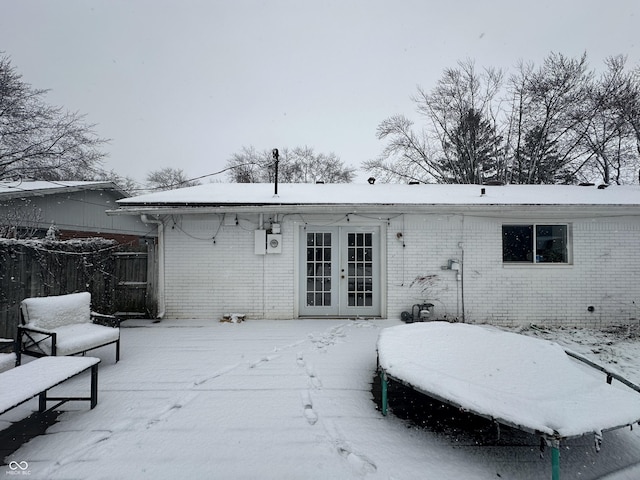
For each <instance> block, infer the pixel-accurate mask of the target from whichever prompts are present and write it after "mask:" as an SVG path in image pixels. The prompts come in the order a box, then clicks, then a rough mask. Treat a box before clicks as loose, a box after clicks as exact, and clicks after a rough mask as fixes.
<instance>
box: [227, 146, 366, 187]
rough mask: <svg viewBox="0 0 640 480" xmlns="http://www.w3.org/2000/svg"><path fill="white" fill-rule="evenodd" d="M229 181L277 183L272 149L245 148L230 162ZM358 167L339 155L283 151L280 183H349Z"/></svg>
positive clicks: (308, 149)
mask: <svg viewBox="0 0 640 480" xmlns="http://www.w3.org/2000/svg"><path fill="white" fill-rule="evenodd" d="M227 169H228V173H227V175H228V178H229V180H231V181H232V182H236V183H260V182H266V183H269V182H273V181H274V178H275V163H274V159H273V155H272V151H271V150H263V151H262V152H258V151H257V150H256V149H255V148H254V147H252V146H251V147H242V150H241V151H240V152H237V153H234V154H233V155H232V157H231V159H229V161H228V162H227ZM354 174H355V168H350V167H347V166H345V165H344V163H343V162H342V161H341V160H340V158H339V157H338V156H337V155H336V154H335V153H329V154H324V153H316V152H315V151H314V149H313V148H311V147H307V146H304V147H296V148H294V149H292V150H290V149H288V148H286V147H285V148H282V149H279V161H278V181H279V182H282V183H315V182H317V181H323V182H326V183H349V182H351V181H353V177H354Z"/></svg>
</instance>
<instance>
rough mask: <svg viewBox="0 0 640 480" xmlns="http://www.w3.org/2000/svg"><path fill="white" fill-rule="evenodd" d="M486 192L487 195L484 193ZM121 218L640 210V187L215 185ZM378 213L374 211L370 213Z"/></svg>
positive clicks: (146, 203) (128, 205) (161, 196)
mask: <svg viewBox="0 0 640 480" xmlns="http://www.w3.org/2000/svg"><path fill="white" fill-rule="evenodd" d="M483 192H484V193H483ZM118 205H119V207H120V208H119V213H127V212H130V213H134V212H142V211H153V210H156V211H162V210H163V209H170V208H174V209H175V208H179V207H182V208H185V207H186V208H198V207H200V209H199V211H202V207H252V206H253V207H256V206H273V207H275V206H315V207H318V206H320V207H321V206H328V207H336V206H349V207H354V206H361V207H363V206H368V207H376V206H377V207H380V206H386V207H387V208H389V207H394V206H398V207H407V206H451V207H456V206H457V207H475V206H480V207H481V206H485V207H486V206H490V205H497V206H523V205H566V206H568V205H576V206H578V205H599V206H612V205H616V206H626V207H640V186H638V185H633V186H610V187H608V188H605V189H599V188H597V187H595V186H589V187H583V186H570V185H504V186H482V185H439V184H438V185H435V184H420V185H406V184H402V185H401V184H377V185H376V184H374V185H369V184H348V183H341V184H291V183H285V184H280V185H278V194H277V195H275V193H274V185H273V184H264V183H263V184H259V183H211V184H205V185H198V186H195V187H188V188H182V189H178V190H169V191H163V192H156V193H150V194H146V195H140V196H137V197H130V198H125V199H121V200H119V201H118ZM370 209H372V208H370Z"/></svg>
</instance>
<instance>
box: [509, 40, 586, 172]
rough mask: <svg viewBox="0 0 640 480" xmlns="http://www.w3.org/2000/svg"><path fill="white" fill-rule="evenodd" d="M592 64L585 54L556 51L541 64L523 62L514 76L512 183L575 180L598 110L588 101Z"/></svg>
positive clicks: (510, 138) (511, 81)
mask: <svg viewBox="0 0 640 480" xmlns="http://www.w3.org/2000/svg"><path fill="white" fill-rule="evenodd" d="M587 68H588V65H587V57H586V54H585V55H583V56H582V57H581V58H579V59H570V58H567V57H565V56H563V55H561V54H555V53H552V54H551V55H549V56H548V57H547V58H546V59H545V61H544V63H543V65H542V66H541V67H540V68H538V69H535V68H534V67H533V66H532V65H530V64H529V65H525V64H522V63H521V64H520V65H519V68H518V71H517V73H516V74H515V75H513V76H512V77H511V79H510V92H511V99H512V102H513V103H512V109H511V120H510V123H509V125H510V128H509V135H508V136H507V138H508V139H509V142H510V143H509V145H508V151H509V152H510V154H511V155H512V156H511V157H510V161H509V164H510V165H509V167H510V168H509V169H508V174H507V179H506V180H507V181H508V182H510V183H540V182H541V181H549V180H552V181H553V182H554V183H556V182H572V181H574V179H575V175H576V173H577V171H578V170H579V169H580V163H581V161H582V160H584V155H585V149H584V148H583V143H582V139H583V137H584V134H585V120H586V119H587V118H589V116H590V115H592V113H593V112H592V111H589V110H588V109H585V104H584V99H585V98H586V95H587V92H588V88H589V85H590V82H591V81H592V73H591V72H589V71H588V70H587ZM525 142H526V143H527V145H526V147H525ZM525 151H526V153H527V154H526V155H525Z"/></svg>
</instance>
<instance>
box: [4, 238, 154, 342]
mask: <svg viewBox="0 0 640 480" xmlns="http://www.w3.org/2000/svg"><path fill="white" fill-rule="evenodd" d="M149 258H150V259H151V261H148V259H149ZM154 258H155V250H154V248H153V245H150V246H146V245H142V246H130V245H120V244H117V243H116V242H114V241H112V240H105V239H95V238H94V239H87V240H68V241H63V242H60V241H48V240H7V239H0V337H1V338H15V334H16V327H17V325H18V322H19V321H20V310H19V305H20V302H21V301H22V300H24V299H25V298H28V297H41V296H48V295H62V294H66V293H73V292H81V291H88V292H90V293H91V301H92V309H93V310H95V311H97V312H100V313H110V314H112V313H116V312H126V314H127V316H132V315H134V314H135V315H137V316H142V317H144V316H151V315H153V314H154V313H155V312H154V311H153V310H154V305H155V294H154V292H153V286H154V283H155V282H153V281H147V280H148V279H153V278H154V272H153V269H154V268H155V261H154V260H153V259H154ZM149 269H151V272H149Z"/></svg>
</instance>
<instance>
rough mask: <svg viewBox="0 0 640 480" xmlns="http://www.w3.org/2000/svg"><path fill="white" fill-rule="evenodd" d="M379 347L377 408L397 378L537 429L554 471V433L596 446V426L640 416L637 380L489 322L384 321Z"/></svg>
mask: <svg viewBox="0 0 640 480" xmlns="http://www.w3.org/2000/svg"><path fill="white" fill-rule="evenodd" d="M377 347H378V366H379V370H380V377H381V379H382V413H383V414H385V415H386V411H387V393H386V392H387V381H388V380H389V379H391V380H395V381H398V382H400V383H403V384H405V385H407V386H409V387H411V388H413V389H414V390H416V391H419V392H421V393H423V394H425V395H428V396H429V397H432V398H435V399H437V400H440V401H442V402H445V403H448V404H451V405H454V406H456V407H459V408H461V409H463V410H465V411H468V412H471V413H473V414H476V415H479V416H482V417H485V418H488V419H490V420H493V421H495V422H498V423H500V424H503V425H507V426H510V427H515V428H518V429H520V430H524V431H526V432H529V433H533V434H536V435H539V436H540V437H542V438H543V439H544V440H545V441H546V443H547V444H550V445H551V447H552V454H551V460H552V478H554V479H557V478H559V475H560V463H559V446H560V441H562V440H564V439H568V438H573V437H579V436H582V435H586V434H593V435H595V440H596V446H597V447H599V444H600V442H601V440H602V432H604V431H608V430H614V429H617V428H621V427H626V426H632V425H633V424H634V423H637V422H638V421H639V420H640V393H639V392H640V387H638V386H636V385H634V384H632V383H630V382H628V381H627V380H625V379H624V378H622V377H621V376H619V375H617V374H615V373H613V372H610V371H607V370H606V369H604V368H602V367H599V366H597V365H596V364H593V363H592V362H589V361H588V360H586V359H584V358H583V357H580V356H579V355H577V354H575V353H572V352H568V351H565V350H564V349H563V348H562V347H561V346H560V345H558V344H555V343H552V342H548V341H546V340H540V339H536V338H531V337H527V336H524V335H519V334H515V333H509V332H505V331H502V330H499V329H496V328H493V327H489V326H480V325H468V324H462V323H453V324H452V323H447V322H430V323H414V324H408V325H399V326H395V327H390V328H386V329H384V330H382V331H381V332H380V336H379V338H378V346H377ZM577 360H580V361H581V362H582V363H581V362H578V361H577ZM602 372H604V373H605V374H606V377H605V378H603V375H602ZM613 379H616V380H618V381H616V382H613ZM634 390H635V391H634Z"/></svg>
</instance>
